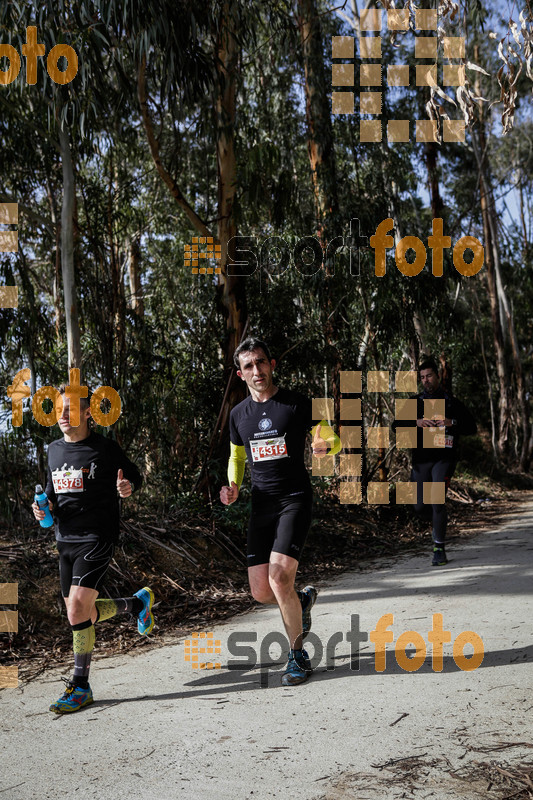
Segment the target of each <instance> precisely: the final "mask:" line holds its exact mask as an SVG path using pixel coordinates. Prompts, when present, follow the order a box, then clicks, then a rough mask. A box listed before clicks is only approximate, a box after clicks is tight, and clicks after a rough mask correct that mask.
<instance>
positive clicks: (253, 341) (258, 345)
mask: <svg viewBox="0 0 533 800" xmlns="http://www.w3.org/2000/svg"><path fill="white" fill-rule="evenodd" d="M252 350H262V351H263V353H264V354H265V355H266V357H267V358H268V360H269V361H271V360H272V356H271V355H270V350H269V349H268V345H266V344H265V342H263V340H262V339H258V338H257V337H255V336H248V338H247V339H244V340H243V341H242V342H241V343H240V345H239V346H238V347H237V348H236V349H235V352H234V353H233V362H234V364H235V366H236V367H238V368H239V369H240V366H241V362H240V361H239V356H240V354H241V353H251V352H252Z"/></svg>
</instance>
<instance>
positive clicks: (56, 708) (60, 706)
mask: <svg viewBox="0 0 533 800" xmlns="http://www.w3.org/2000/svg"><path fill="white" fill-rule="evenodd" d="M92 702H93V693H92V691H91V687H90V686H88V687H87V688H86V689H81V688H80V687H79V686H75V685H74V684H73V683H72V681H67V686H66V689H65V692H64V694H62V695H61V697H60V698H59V700H56V702H55V703H52V705H51V706H50V711H53V712H54V713H55V714H71V713H72V712H73V711H79V710H80V708H83V707H84V706H88V705H89V704H90V703H92Z"/></svg>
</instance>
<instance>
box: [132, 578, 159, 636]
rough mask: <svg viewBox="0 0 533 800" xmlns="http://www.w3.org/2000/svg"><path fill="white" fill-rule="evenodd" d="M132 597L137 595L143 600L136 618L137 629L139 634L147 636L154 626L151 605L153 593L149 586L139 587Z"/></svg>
mask: <svg viewBox="0 0 533 800" xmlns="http://www.w3.org/2000/svg"><path fill="white" fill-rule="evenodd" d="M133 596H134V597H138V598H139V600H142V602H143V608H142V611H141V612H140V614H139V616H138V618H137V630H138V631H139V633H140V634H141V636H148V634H149V633H151V632H152V628H153V627H154V615H153V614H152V605H153V602H154V593H153V592H152V590H151V589H150V587H149V586H145V587H144V589H139V591H138V592H135V594H134V595H133Z"/></svg>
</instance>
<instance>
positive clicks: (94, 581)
mask: <svg viewBox="0 0 533 800" xmlns="http://www.w3.org/2000/svg"><path fill="white" fill-rule="evenodd" d="M57 549H58V551H59V580H60V582H61V592H62V593H63V597H68V596H69V593H70V587H71V586H85V587H86V588H87V589H96V590H97V591H98V588H99V585H100V582H101V580H102V578H103V577H104V575H105V572H106V570H107V568H108V566H109V562H110V561H111V559H112V558H113V553H114V550H115V548H114V546H113V545H112V544H111V543H110V542H101V541H98V540H94V539H91V540H90V541H89V542H79V541H78V542H65V541H59V542H57Z"/></svg>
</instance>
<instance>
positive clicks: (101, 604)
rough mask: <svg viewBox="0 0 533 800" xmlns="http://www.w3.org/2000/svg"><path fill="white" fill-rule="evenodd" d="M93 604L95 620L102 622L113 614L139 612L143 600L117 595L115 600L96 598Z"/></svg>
mask: <svg viewBox="0 0 533 800" xmlns="http://www.w3.org/2000/svg"><path fill="white" fill-rule="evenodd" d="M95 606H96V612H97V614H98V616H97V617H96V622H103V621H104V620H105V619H111V617H114V616H115V614H125V613H129V614H140V612H141V611H142V609H143V602H142V600H139V598H138V597H117V598H116V599H115V600H108V599H106V600H96V601H95Z"/></svg>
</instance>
